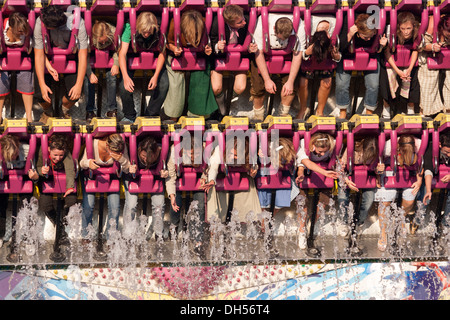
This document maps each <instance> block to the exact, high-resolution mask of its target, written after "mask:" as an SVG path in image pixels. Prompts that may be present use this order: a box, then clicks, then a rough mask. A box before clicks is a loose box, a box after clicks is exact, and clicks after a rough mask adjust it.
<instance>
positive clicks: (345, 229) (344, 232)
mask: <svg viewBox="0 0 450 320" xmlns="http://www.w3.org/2000/svg"><path fill="white" fill-rule="evenodd" d="M337 231H338V233H339V235H340V236H341V237H343V238H346V237H348V236H349V234H350V227H349V226H348V225H347V224H345V223H343V222H338V223H337Z"/></svg>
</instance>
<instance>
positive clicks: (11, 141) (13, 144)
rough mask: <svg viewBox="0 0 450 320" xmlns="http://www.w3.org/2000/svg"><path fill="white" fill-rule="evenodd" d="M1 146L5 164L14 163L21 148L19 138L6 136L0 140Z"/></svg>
mask: <svg viewBox="0 0 450 320" xmlns="http://www.w3.org/2000/svg"><path fill="white" fill-rule="evenodd" d="M0 145H1V147H2V157H3V160H5V162H12V161H13V160H15V159H13V157H14V155H15V154H16V153H17V151H18V150H19V147H20V143H19V137H17V136H13V135H9V134H6V135H4V136H3V137H1V138H0Z"/></svg>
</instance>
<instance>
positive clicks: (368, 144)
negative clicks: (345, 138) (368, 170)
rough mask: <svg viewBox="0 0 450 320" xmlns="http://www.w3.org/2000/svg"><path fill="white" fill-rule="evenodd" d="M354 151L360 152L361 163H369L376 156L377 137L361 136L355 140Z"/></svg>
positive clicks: (375, 158) (374, 159) (373, 160)
mask: <svg viewBox="0 0 450 320" xmlns="http://www.w3.org/2000/svg"><path fill="white" fill-rule="evenodd" d="M355 151H356V152H361V153H362V163H363V164H364V165H366V166H367V165H370V164H372V163H374V162H375V161H377V158H378V137H377V136H363V137H361V138H359V139H357V140H356V141H355Z"/></svg>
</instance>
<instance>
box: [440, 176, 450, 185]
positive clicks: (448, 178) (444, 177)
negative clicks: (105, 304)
mask: <svg viewBox="0 0 450 320" xmlns="http://www.w3.org/2000/svg"><path fill="white" fill-rule="evenodd" d="M441 181H442V182H444V183H447V182H450V174H447V175H445V176H443V177H442V179H441Z"/></svg>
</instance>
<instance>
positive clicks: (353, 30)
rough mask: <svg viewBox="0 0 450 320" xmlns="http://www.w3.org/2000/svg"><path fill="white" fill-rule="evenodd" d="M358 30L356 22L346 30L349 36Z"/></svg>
mask: <svg viewBox="0 0 450 320" xmlns="http://www.w3.org/2000/svg"><path fill="white" fill-rule="evenodd" d="M357 32H358V27H357V26H356V24H354V25H352V26H351V27H350V30H349V31H348V34H349V35H350V37H351V38H353V36H354V35H355V34H356V33H357Z"/></svg>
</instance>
